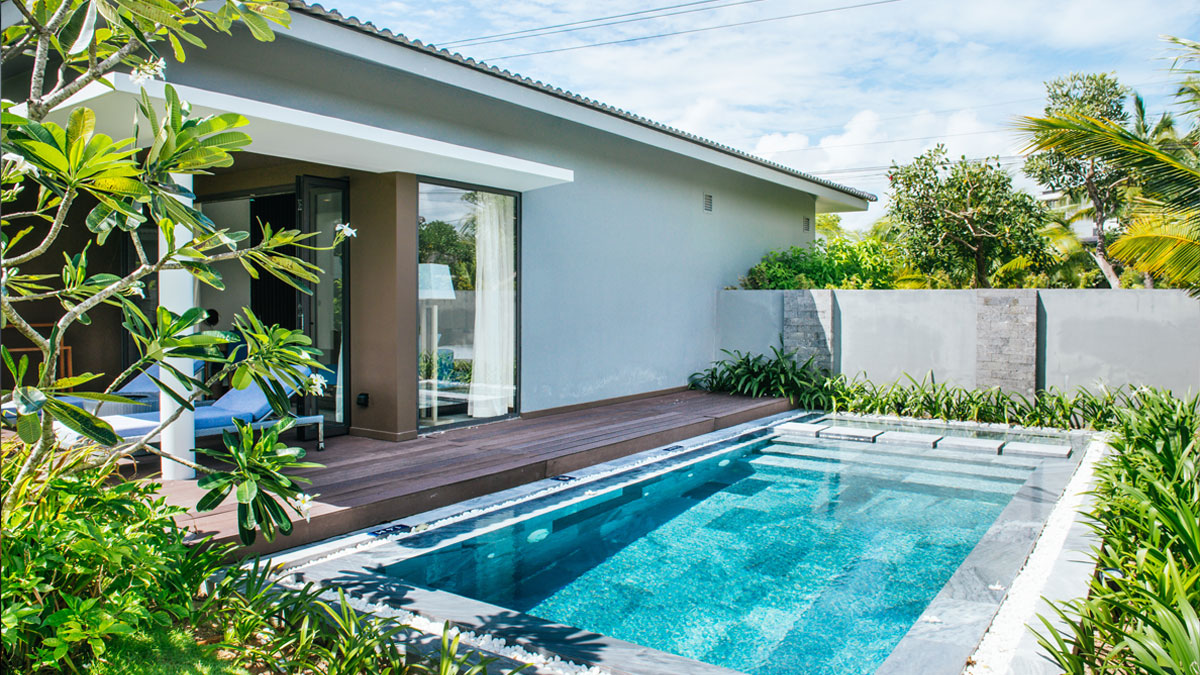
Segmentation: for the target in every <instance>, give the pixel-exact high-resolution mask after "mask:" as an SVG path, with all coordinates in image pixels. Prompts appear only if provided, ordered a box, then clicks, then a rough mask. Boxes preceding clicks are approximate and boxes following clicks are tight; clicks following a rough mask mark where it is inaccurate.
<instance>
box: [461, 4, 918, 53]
mask: <svg viewBox="0 0 1200 675" xmlns="http://www.w3.org/2000/svg"><path fill="white" fill-rule="evenodd" d="M900 1H901V0H875V2H863V3H859V4H856V5H843V6H841V7H829V8H826V9H816V10H812V11H809V12H799V13H797V14H787V15H785V16H775V17H769V18H766V19H754V20H751V21H739V22H737V23H726V24H721V25H718V26H705V27H704V28H691V29H688V30H678V31H672V32H670V33H658V34H657V35H644V36H642V37H635V38H626V39H623V40H609V41H607V42H593V43H590V44H586V45H576V46H574V47H560V48H558V49H543V50H541V51H536V52H525V53H523V54H508V55H506V56H493V57H491V58H486V59H483V61H485V62H490V61H501V60H504V59H516V58H521V57H525V56H538V55H541V54H556V53H559V52H570V51H575V50H579V49H591V48H592V47H606V46H608V45H619V44H627V43H630V42H641V41H643V40H656V39H658V38H665V37H673V36H675V35H689V34H691V33H703V32H706V31H710V30H719V29H723V28H737V27H740V26H751V25H755V24H760V23H769V22H771V21H783V20H785V19H796V18H799V17H802V16H814V15H817V14H829V13H832V12H842V11H845V10H850V9H860V8H863V7H874V6H876V5H889V4H891V3H893V2H900Z"/></svg>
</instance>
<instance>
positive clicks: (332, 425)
mask: <svg viewBox="0 0 1200 675" xmlns="http://www.w3.org/2000/svg"><path fill="white" fill-rule="evenodd" d="M296 197H297V207H298V208H299V221H300V229H301V230H302V231H304V232H318V233H319V234H318V235H317V237H316V238H315V240H314V241H313V244H314V245H316V246H318V247H327V246H329V245H330V244H331V243H332V242H333V238H334V233H335V232H336V230H337V226H338V225H339V224H343V223H345V224H349V220H350V188H349V183H348V182H347V181H345V180H338V179H332V178H315V177H312V176H299V177H297V179H296ZM307 253H308V254H309V255H310V256H311V258H310V259H311V261H312V262H313V263H314V264H315V265H316V266H317V267H319V268H321V269H322V270H323V272H324V273H323V274H322V275H321V283H319V284H317V285H316V286H315V287H314V288H313V289H312V291H313V292H312V295H305V294H297V297H298V298H299V308H298V309H299V317H298V319H299V324H300V326H301V327H303V328H304V329H305V331H306V332H307V334H308V336H309V337H311V338H312V341H313V346H314V347H316V348H317V349H320V350H321V357H320V361H321V363H322V365H324V366H325V367H326V368H327V369H328V370H324V371H321V372H320V374H321V376H322V377H324V378H325V381H326V382H327V383H328V384H327V385H326V387H325V392H324V394H322V395H320V396H312V395H310V396H307V397H306V398H305V401H304V414H306V415H317V414H321V415H324V417H325V425H326V426H325V429H326V431H325V433H326V434H327V435H328V434H330V433H334V434H336V433H344V432H345V431H346V430H347V428H348V426H349V419H348V417H347V415H348V412H349V406H348V405H347V401H348V397H349V392H350V384H349V375H350V363H349V350H348V346H349V344H350V342H349V335H348V332H349V331H348V329H349V326H350V322H349V306H348V302H347V301H348V292H349V283H348V277H347V274H348V271H349V265H348V261H347V256H348V255H349V252H348V246H347V244H346V243H342V244H341V245H340V246H338V247H337V248H334V249H331V250H319V251H308V252H307Z"/></svg>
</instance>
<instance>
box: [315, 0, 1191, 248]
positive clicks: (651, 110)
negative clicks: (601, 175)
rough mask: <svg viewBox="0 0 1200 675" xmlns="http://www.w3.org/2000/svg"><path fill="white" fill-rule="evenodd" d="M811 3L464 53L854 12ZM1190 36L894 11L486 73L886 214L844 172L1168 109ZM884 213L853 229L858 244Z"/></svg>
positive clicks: (1187, 13) (952, 2) (628, 7)
mask: <svg viewBox="0 0 1200 675" xmlns="http://www.w3.org/2000/svg"><path fill="white" fill-rule="evenodd" d="M818 1H819V4H817V3H814V4H796V3H793V2H788V1H787V0H765V1H763V2H759V3H754V4H749V5H740V6H736V7H727V8H723V9H718V10H714V11H711V12H697V13H691V14H686V15H681V16H676V17H669V18H663V19H656V20H653V21H643V22H637V23H626V24H622V25H616V26H609V27H604V28H598V29H594V30H586V31H576V32H568V33H561V34H557V35H551V36H546V37H541V38H535V39H529V40H519V41H512V42H504V43H497V44H489V45H480V46H477V47H467V48H462V49H461V51H462V52H463V53H465V54H467V55H469V56H474V57H477V58H487V57H496V56H505V55H509V54H518V53H524V52H530V51H538V50H543V49H557V48H562V47H571V46H577V45H583V44H589V43H594V42H601V41H608V40H620V39H626V38H633V37H639V36H645V35H649V34H654V33H663V32H671V31H677V30H689V29H693V28H698V27H704V26H712V25H716V24H722V23H731V22H738V21H749V20H755V19H761V18H767V17H773V16H780V15H784V14H792V13H796V12H800V11H805V10H808V9H819V8H822V7H838V6H841V5H844V4H849V3H845V2H844V0H843V1H842V2H838V1H837V0H818ZM335 2H337V3H338V4H341V5H345V6H346V9H357V10H358V12H357V13H358V14H359V15H360V16H361V17H362V18H364V19H376V21H377V23H380V24H382V25H384V26H387V27H390V28H393V29H394V30H399V31H400V32H404V33H405V34H407V35H409V36H410V37H415V38H420V39H427V38H428V39H430V40H433V41H434V42H435V43H437V41H438V40H448V39H461V38H466V37H471V36H478V35H490V34H495V33H503V32H507V31H511V30H521V29H525V28H530V27H536V26H543V25H548V24H556V23H565V22H569V21H575V20H579V19H586V18H591V17H596V16H601V15H608V14H620V13H623V12H633V11H638V10H641V9H645V4H644V3H639V2H635V1H634V0H614V1H612V2H608V3H604V4H602V5H597V4H596V3H592V2H585V1H584V0H566V1H552V0H515V1H514V2H507V3H491V2H484V1H483V0H459V1H451V0H441V1H438V2H429V3H416V2H398V1H395V0H392V1H389V2H384V3H378V4H375V3H367V2H364V1H362V0H359V1H357V2H356V1H353V0H335ZM356 6H357V7H356ZM351 13H354V12H351ZM364 15H365V16H364ZM1198 30H1200V15H1198V14H1197V12H1196V11H1195V2H1194V0H1159V1H1157V2H1128V1H1126V0H1058V1H1056V2H1045V1H1044V0H1006V1H1005V2H962V1H959V0H903V1H901V2H896V3H892V4H887V5H878V6H874V7H866V8H861V9H853V10H847V11H839V12H833V13H828V14H820V15H814V16H808V17H802V18H796V19H789V20H784V21H776V22H769V23H759V24H755V25H751V26H742V27H738V28H730V29H724V30H714V31H708V32H699V33H691V34H688V35H680V36H675V37H668V38H663V39H658V40H647V41H640V42H633V43H628V44H623V45H612V46H605V47H596V48H589V49H580V50H577V51H565V52H558V53H553V54H547V55H543V56H532V57H523V58H514V59H502V60H499V61H496V62H495V64H496V65H500V66H502V67H505V68H509V69H511V70H514V71H517V72H520V73H521V74H523V75H528V76H531V77H534V78H536V79H540V80H543V81H545V82H549V83H552V84H554V85H556V86H560V87H563V88H565V89H570V90H572V91H575V92H577V93H580V94H582V95H585V96H589V97H592V98H595V99H598V100H600V101H603V102H605V103H609V104H612V105H616V106H618V107H621V108H625V109H627V110H630V111H632V112H635V113H638V114H641V115H645V116H647V117H650V118H652V119H655V120H659V121H661V122H664V123H666V124H670V125H672V126H676V127H679V128H681V129H684V130H686V131H689V132H692V133H696V134H699V135H702V136H705V137H707V138H711V139H713V140H715V141H718V142H721V143H726V144H728V145H733V146H735V147H738V148H742V149H745V150H748V151H752V152H756V153H759V154H762V155H763V156H766V157H768V158H771V159H774V160H775V161H779V162H782V163H785V164H788V165H790V166H795V167H796V168H798V169H801V170H805V171H809V172H813V173H819V174H821V175H825V176H827V177H829V178H831V179H833V180H838V181H839V182H843V183H846V184H849V185H853V186H855V187H858V188H862V189H865V190H870V191H874V192H877V193H879V194H880V195H881V197H882V196H883V193H884V192H885V191H886V187H887V181H886V178H884V177H883V173H884V172H883V171H882V170H880V169H875V170H874V171H867V170H862V171H856V172H847V171H845V170H846V169H852V168H858V167H882V166H886V165H888V164H890V163H891V162H892V161H898V162H905V161H908V160H910V159H911V158H912V157H913V156H915V155H916V154H919V153H920V152H923V151H925V150H927V149H928V148H930V147H932V146H933V145H934V144H936V143H937V142H938V139H932V138H927V137H939V138H940V139H941V140H942V142H944V143H945V144H946V146H947V148H948V150H949V152H950V154H951V155H952V156H959V155H966V156H968V157H981V156H988V155H1001V156H1007V155H1012V154H1015V153H1016V152H1017V151H1018V150H1019V143H1018V142H1017V139H1016V138H1015V137H1014V136H1013V135H1012V134H1011V133H1006V132H1002V133H996V130H997V129H1002V128H1004V127H1006V126H1007V125H1008V124H1009V123H1010V122H1011V119H1012V118H1013V116H1015V115H1018V114H1030V113H1036V112H1038V111H1039V110H1040V108H1041V102H1040V101H1041V97H1042V95H1043V93H1044V89H1043V85H1042V83H1043V81H1044V80H1047V79H1050V78H1053V77H1057V76H1061V75H1064V74H1066V73H1069V72H1072V71H1115V72H1117V73H1118V75H1119V76H1120V77H1121V79H1122V81H1124V82H1126V83H1129V84H1143V83H1151V84H1145V85H1144V86H1142V87H1141V88H1142V89H1143V91H1144V92H1146V93H1151V94H1153V93H1156V92H1162V91H1163V89H1164V87H1165V85H1163V84H1161V83H1162V81H1163V80H1164V79H1165V78H1166V75H1165V74H1164V73H1163V72H1162V71H1163V69H1164V68H1165V67H1166V65H1167V64H1166V62H1165V61H1161V60H1155V58H1156V57H1161V56H1162V55H1163V54H1164V47H1163V44H1162V43H1161V42H1160V41H1159V40H1158V36H1159V35H1160V34H1164V33H1169V34H1176V35H1190V36H1193V37H1194V36H1195V35H1196V33H1197V31H1198ZM1156 82H1157V83H1158V84H1157V86H1156V85H1155V84H1154V83H1156ZM1150 101H1151V104H1152V106H1153V105H1154V104H1155V103H1156V101H1155V99H1154V98H1151V99H1150ZM1158 102H1159V103H1161V99H1159V101H1158ZM899 139H922V140H899ZM832 171H839V173H827V172H832ZM1021 182H1022V184H1025V185H1027V184H1028V181H1027V180H1024V179H1022V180H1021ZM1031 187H1032V186H1031ZM883 206H884V205H883V204H882V203H881V204H876V205H874V206H872V208H871V211H870V212H869V213H867V214H865V215H858V216H853V217H850V218H848V219H847V220H848V222H850V223H852V224H854V225H857V226H865V224H867V223H869V222H870V221H871V220H873V219H875V218H877V217H879V216H880V215H882V213H883V208H882V207H883Z"/></svg>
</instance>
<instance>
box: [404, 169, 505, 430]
mask: <svg viewBox="0 0 1200 675" xmlns="http://www.w3.org/2000/svg"><path fill="white" fill-rule="evenodd" d="M418 208H419V216H418V246H417V250H418V290H417V297H418V307H419V311H420V313H419V315H418V322H417V327H418V336H417V345H418V355H417V358H418V382H417V389H418V391H417V393H418V402H419V403H418V405H419V416H418V417H419V425H420V427H421V428H425V429H428V428H430V427H437V426H444V425H447V424H464V423H471V422H477V421H480V420H485V419H491V418H497V417H504V416H506V415H511V414H514V413H515V412H516V410H517V402H516V401H517V365H516V353H517V351H516V346H517V336H516V331H517V268H516V243H517V199H516V197H515V196H514V195H509V194H501V193H497V192H490V191H486V190H473V189H464V188H461V187H452V186H448V185H440V184H435V183H428V182H424V183H421V186H420V201H419V207H418Z"/></svg>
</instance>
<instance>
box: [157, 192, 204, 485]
mask: <svg viewBox="0 0 1200 675" xmlns="http://www.w3.org/2000/svg"><path fill="white" fill-rule="evenodd" d="M172 177H173V178H174V179H175V182H176V183H179V184H180V185H182V186H183V187H185V188H187V189H189V190H191V189H192V177H191V176H190V175H173V176H172ZM179 201H181V202H184V203H185V204H191V200H187V199H182V198H180V200H179ZM191 238H192V235H191V232H190V231H189V230H188V229H187V228H186V227H181V226H176V227H175V246H176V248H178V247H179V246H180V245H181V244H182V243H183V242H186V241H189V240H190V239H191ZM158 247H159V252H160V255H161V254H162V253H164V252H165V251H166V250H167V241H166V237H164V236H163V235H162V232H159V235H158ZM196 296H197V293H196V283H195V279H194V278H193V277H192V275H191V274H189V273H188V272H186V271H184V270H163V271H161V272H159V273H158V304H159V305H161V306H163V307H166V308H167V309H169V310H171V311H172V312H174V313H176V314H182V313H183V312H186V311H187V310H189V309H191V308H192V307H195V306H197V305H198V304H199V298H197V297H196ZM166 362H167V363H168V364H170V365H171V366H173V367H175V368H177V369H179V371H180V372H183V373H190V372H192V370H191V369H192V361H191V360H190V359H180V358H168V359H166ZM162 375H163V377H162V378H161V379H162V381H163V383H164V384H167V385H170V386H171V388H172V389H173V390H174V391H176V392H177V393H179V394H181V395H182V396H188V395H190V393H191V389H190V387H188V386H187V385H185V384H184V383H182V382H179V381H178V380H176V379H175V378H174V377H173V376H171V375H170V374H169V373H167V372H166V371H165V370H164V371H163V373H162ZM179 408H180V405H179V404H178V403H176V402H175V400H174V399H173V398H171V397H170V396H167V395H166V394H165V393H162V392H160V393H159V395H158V410H159V419H160V420H162V419H166V418H167V417H169V416H170V415H171V414H173V413H174V412H175V411H176V410H177V409H179ZM159 440H160V443H159V446H160V447H161V448H162V449H163V451H164V452H166V453H167V454H170V455H173V456H175V457H181V458H183V459H186V460H189V461H195V459H196V453H194V452H192V449H193V448H195V447H196V420H195V415H194V414H193V413H192V412H191V411H190V410H184V411H183V412H182V413H181V414H180V415H179V418H178V419H176V420H175V421H174V422H173V423H172V424H171V425H170V426H168V427H167V428H166V429H163V432H162V434H161V435H160V436H159ZM162 477H163V479H164V480H190V479H192V478H195V477H196V472H195V471H194V470H193V469H190V468H188V467H186V466H184V465H182V464H179V463H178V462H172V461H171V460H169V459H163V460H162Z"/></svg>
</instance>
